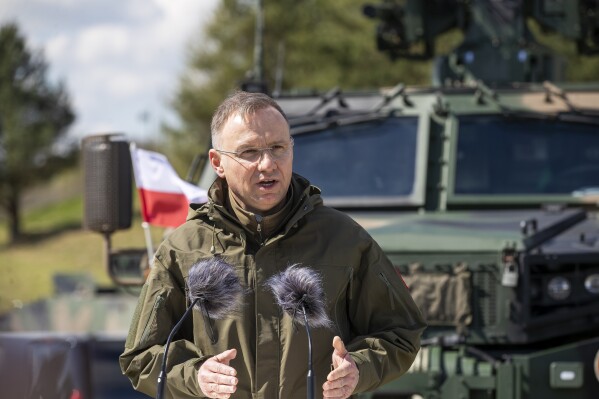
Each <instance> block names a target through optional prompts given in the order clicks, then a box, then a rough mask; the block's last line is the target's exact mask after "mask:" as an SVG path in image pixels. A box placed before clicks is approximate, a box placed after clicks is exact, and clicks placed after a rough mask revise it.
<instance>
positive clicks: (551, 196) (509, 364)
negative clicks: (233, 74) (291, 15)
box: [203, 0, 599, 399]
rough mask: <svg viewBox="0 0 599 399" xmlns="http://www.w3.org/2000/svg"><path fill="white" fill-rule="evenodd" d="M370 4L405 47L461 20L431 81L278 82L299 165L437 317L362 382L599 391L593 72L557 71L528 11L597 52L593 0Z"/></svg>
mask: <svg viewBox="0 0 599 399" xmlns="http://www.w3.org/2000/svg"><path fill="white" fill-rule="evenodd" d="M364 12H365V13H366V14H367V15H368V16H370V17H374V18H378V19H379V20H380V24H379V26H378V28H377V45H378V47H379V49H381V50H382V51H386V52H387V53H388V54H389V55H390V56H391V57H393V58H398V57H407V58H429V57H432V56H433V54H434V45H433V43H434V38H435V37H436V36H437V35H439V34H441V33H443V32H445V31H447V30H449V29H452V28H459V29H461V30H462V31H463V33H464V41H463V42H462V44H460V45H459V46H458V47H457V48H456V49H455V51H453V52H451V54H450V55H448V56H445V57H441V58H439V59H437V60H436V61H435V69H434V81H435V82H436V83H437V85H436V86H434V87H427V88H410V87H405V86H404V85H401V84H400V85H397V86H395V87H393V88H390V89H388V90H382V91H379V92H375V93H343V92H341V91H339V90H336V89H334V90H331V91H330V92H329V93H326V94H325V95H322V96H320V97H315V96H306V97H281V98H279V102H280V104H281V106H282V107H283V109H284V110H285V111H286V112H287V113H288V115H289V117H290V121H291V126H292V129H291V130H292V134H293V137H294V141H295V148H294V152H295V154H294V170H295V171H296V172H298V173H300V174H302V175H304V176H308V177H309V178H310V180H311V181H312V183H313V184H315V185H317V186H319V187H320V188H321V189H322V191H323V197H324V200H325V203H326V204H328V205H330V206H333V207H336V208H338V209H341V210H344V211H347V212H348V213H349V214H350V215H351V216H352V217H354V218H355V219H356V220H357V221H358V222H359V223H361V224H362V225H363V226H364V227H366V228H367V229H368V231H369V232H370V234H371V235H372V236H373V237H374V238H375V239H376V240H377V242H378V243H379V244H380V245H381V246H382V248H383V249H384V250H385V251H386V253H387V255H388V256H389V257H390V259H391V260H392V261H393V263H394V265H395V267H396V269H397V272H398V275H401V276H402V277H403V279H404V280H405V282H406V284H407V285H408V286H409V287H410V289H411V292H412V295H413V297H414V299H415V300H416V302H417V303H418V305H419V306H420V308H421V310H422V312H423V313H424V315H425V316H426V318H427V320H428V324H429V328H428V329H427V330H426V332H425V336H424V339H423V348H422V350H421V352H420V354H419V356H418V359H417V361H416V363H415V364H414V366H413V367H412V368H411V370H410V371H409V372H408V373H407V374H406V375H405V376H404V377H402V378H400V379H399V380H397V381H396V382H394V383H392V384H389V385H387V386H385V387H383V388H382V389H380V390H379V391H377V392H376V393H374V394H371V395H364V396H365V397H373V398H409V397H412V395H419V396H421V397H424V398H429V399H432V398H506V399H507V398H591V397H593V398H594V397H597V396H598V395H599V247H598V246H597V244H598V242H597V240H598V237H599V235H598V234H599V221H598V220H597V216H598V212H597V211H598V209H597V205H598V200H599V86H597V85H595V86H592V85H578V86H575V85H566V84H557V83H551V82H555V81H556V80H559V79H560V77H561V75H562V73H563V60H561V61H560V60H559V58H556V57H555V56H554V55H553V54H552V53H551V52H550V51H549V50H548V49H546V48H544V47H542V46H540V45H538V44H537V43H536V42H535V41H534V38H533V36H532V35H531V33H530V32H529V30H528V28H527V25H526V22H527V20H529V19H533V20H535V21H536V22H537V23H538V24H539V25H540V26H542V27H543V28H545V29H548V30H553V31H557V32H560V33H561V34H563V35H564V36H565V37H568V38H570V39H572V40H573V41H575V42H576V43H577V48H578V50H579V52H581V53H584V54H596V53H598V52H599V51H598V50H599V2H595V1H587V2H585V1H573V2H565V1H564V2H562V1H530V2H521V1H495V2H489V1H470V2H462V1H426V2H422V1H409V0H408V1H403V2H393V1H385V2H383V3H381V4H378V5H371V6H366V7H365V8H364ZM597 77H598V78H599V72H598V76H597ZM206 183H207V182H203V184H206ZM398 278H399V277H398Z"/></svg>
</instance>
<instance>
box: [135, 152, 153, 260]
mask: <svg viewBox="0 0 599 399" xmlns="http://www.w3.org/2000/svg"><path fill="white" fill-rule="evenodd" d="M136 150H137V146H136V145H135V143H134V142H131V143H129V151H130V152H131V160H132V163H133V175H134V176H135V178H136V185H138V184H137V180H138V179H139V176H138V172H137V159H136V156H137V154H136ZM139 201H140V202H141V206H142V207H144V204H143V198H142V197H140V198H139ZM141 216H142V220H143V218H144V216H143V212H142V215H141ZM141 228H142V229H143V231H144V237H145V240H146V250H147V252H148V266H149V267H152V258H153V257H154V245H153V244H152V234H151V233H150V224H149V223H148V222H146V221H145V220H144V221H142V222H141Z"/></svg>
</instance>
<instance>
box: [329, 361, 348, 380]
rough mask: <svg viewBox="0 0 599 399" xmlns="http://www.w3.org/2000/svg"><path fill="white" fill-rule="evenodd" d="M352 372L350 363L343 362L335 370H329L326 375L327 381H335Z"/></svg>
mask: <svg viewBox="0 0 599 399" xmlns="http://www.w3.org/2000/svg"><path fill="white" fill-rule="evenodd" d="M352 372H353V366H352V365H351V364H350V363H346V364H343V365H342V366H339V367H337V368H336V369H335V370H333V371H331V372H330V373H329V375H327V381H335V380H338V379H340V378H343V377H347V376H348V375H350V374H351V373H352Z"/></svg>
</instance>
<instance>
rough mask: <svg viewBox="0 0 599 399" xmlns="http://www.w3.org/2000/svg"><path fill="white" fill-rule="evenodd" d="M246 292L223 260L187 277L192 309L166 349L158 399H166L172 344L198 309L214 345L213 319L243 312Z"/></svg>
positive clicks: (205, 262) (195, 269)
mask: <svg viewBox="0 0 599 399" xmlns="http://www.w3.org/2000/svg"><path fill="white" fill-rule="evenodd" d="M242 294H243V288H242V286H241V283H240V282H239V279H238V278H237V275H236V274H235V270H234V269H233V266H231V265H229V264H228V263H226V262H225V261H224V260H222V259H221V258H217V257H214V258H211V259H208V260H202V261H199V262H197V263H195V264H194V265H193V266H191V268H190V269H189V276H188V277H187V298H188V299H189V302H190V303H191V305H189V307H188V308H187V310H186V311H185V313H184V314H183V316H182V317H181V319H180V320H179V322H178V323H177V324H175V326H174V327H173V329H172V331H171V333H170V334H169V336H168V338H167V340H166V344H165V346H164V356H163V358H162V367H161V369H160V374H159V375H158V386H157V389H156V398H157V399H162V397H163V395H164V385H165V383H166V358H167V354H168V348H169V346H170V344H171V341H172V339H173V337H174V336H175V334H176V333H177V331H179V328H181V325H182V324H183V322H184V321H185V319H186V318H187V316H188V315H189V313H191V310H192V309H193V308H194V307H195V308H196V309H198V310H200V311H201V312H202V316H203V318H204V327H205V328H206V333H207V334H208V336H209V337H210V342H211V343H212V345H214V344H216V342H217V341H218V338H217V337H216V335H215V334H214V330H213V328H212V323H211V320H210V319H215V320H220V319H224V318H226V317H227V316H228V315H230V314H232V313H234V312H236V311H238V310H239V307H240V306H241V301H240V299H241V296H242Z"/></svg>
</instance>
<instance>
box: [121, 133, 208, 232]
mask: <svg viewBox="0 0 599 399" xmlns="http://www.w3.org/2000/svg"><path fill="white" fill-rule="evenodd" d="M131 160H132V163H133V172H134V174H135V183H136V185H137V190H138V192H139V198H140V201H141V213H142V217H143V219H144V221H146V222H148V223H150V224H153V225H156V226H162V227H177V226H179V225H181V224H183V222H185V218H186V217H187V211H188V208H189V204H190V203H192V202H193V203H203V202H206V201H208V196H207V193H206V190H203V189H201V188H199V187H198V186H195V185H193V184H191V183H188V182H186V181H185V180H183V179H181V178H180V177H179V176H178V175H177V172H176V171H175V169H173V167H172V166H171V164H170V163H169V161H168V159H167V158H166V157H165V156H164V155H162V154H160V153H157V152H153V151H146V150H142V149H140V148H136V147H135V146H134V145H132V146H131Z"/></svg>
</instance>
